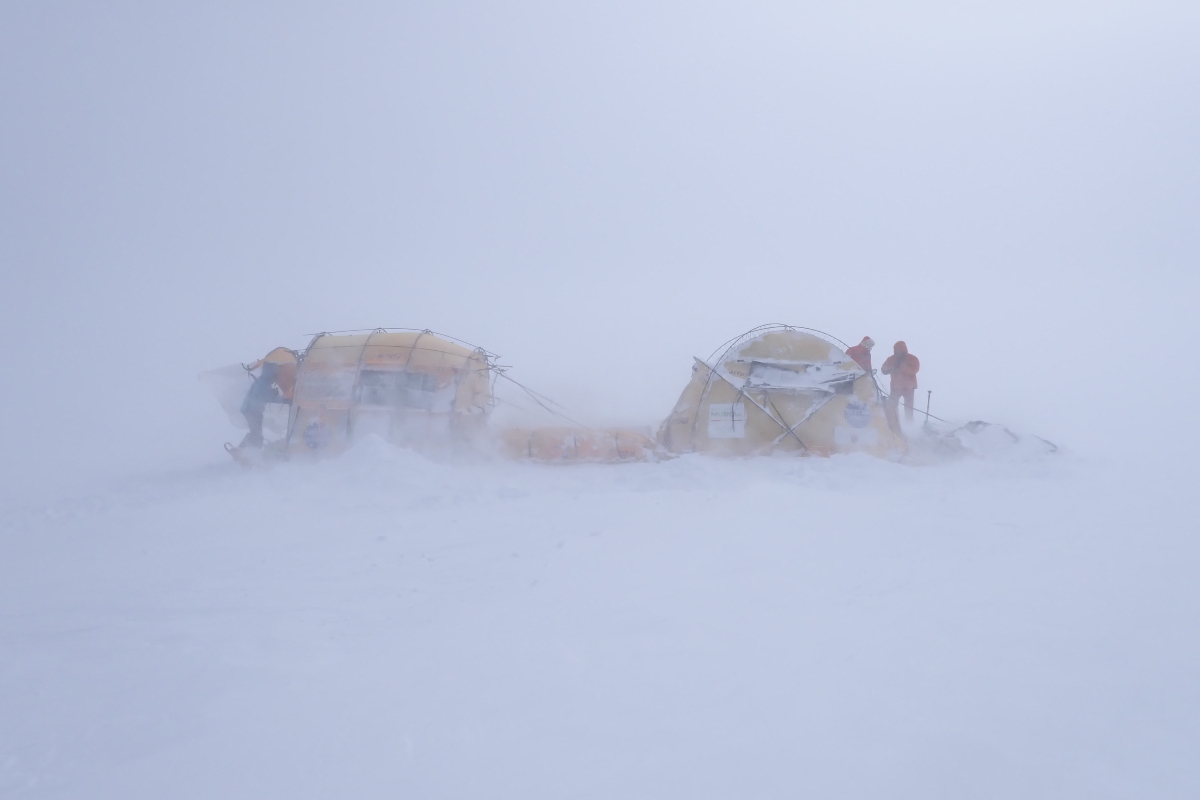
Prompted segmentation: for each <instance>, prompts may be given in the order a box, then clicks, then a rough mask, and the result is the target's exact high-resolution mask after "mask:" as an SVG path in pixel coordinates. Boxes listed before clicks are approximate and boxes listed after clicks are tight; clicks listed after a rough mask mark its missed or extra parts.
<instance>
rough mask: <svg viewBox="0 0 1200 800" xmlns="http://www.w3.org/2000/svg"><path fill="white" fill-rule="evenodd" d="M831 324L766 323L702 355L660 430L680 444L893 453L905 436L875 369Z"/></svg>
mask: <svg viewBox="0 0 1200 800" xmlns="http://www.w3.org/2000/svg"><path fill="white" fill-rule="evenodd" d="M846 347H847V345H846V344H845V342H842V341H841V340H840V339H837V338H836V337H834V336H831V335H829V334H827V333H824V332H823V331H818V330H815V329H813V328H803V327H799V326H792V325H782V324H771V325H761V326H759V327H757V328H754V329H752V330H749V331H747V332H745V333H743V334H741V335H740V336H736V337H734V338H733V339H730V340H728V341H727V342H725V343H724V344H722V345H721V346H720V347H718V348H717V349H716V350H715V351H713V354H712V355H711V356H709V359H708V360H707V361H702V360H701V359H699V358H697V359H696V360H695V361H696V363H695V365H694V367H693V375H692V380H691V381H690V382H689V383H688V385H687V387H685V389H684V391H683V393H682V395H681V396H680V398H679V401H678V402H677V403H676V406H675V409H674V410H673V411H672V412H671V415H670V416H668V417H667V419H666V420H665V421H664V422H663V424H662V426H661V427H660V428H659V432H658V442H659V445H660V446H662V447H664V448H665V449H667V450H670V451H672V452H693V451H702V452H714V453H719V454H725V455H756V454H762V453H768V452H774V451H776V450H785V451H799V452H800V453H801V454H805V455H830V454H832V453H835V452H855V451H859V452H863V451H865V452H870V453H872V454H874V455H887V454H889V453H891V452H894V451H898V450H902V449H903V442H902V441H901V440H899V439H898V438H897V437H895V436H894V434H892V433H891V432H890V431H889V430H888V428H887V424H886V419H885V417H884V414H883V408H882V405H881V402H880V393H879V387H878V385H877V384H876V383H875V379H874V376H873V375H872V374H870V373H868V372H866V371H864V370H863V369H862V368H861V367H860V366H859V365H858V364H856V363H855V362H854V361H853V359H851V358H850V357H849V356H847V355H846V352H845V350H846Z"/></svg>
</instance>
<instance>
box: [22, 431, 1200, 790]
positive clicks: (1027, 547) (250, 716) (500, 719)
mask: <svg viewBox="0 0 1200 800" xmlns="http://www.w3.org/2000/svg"><path fill="white" fill-rule="evenodd" d="M1190 483H1191V482H1190V480H1185V479H1184V478H1182V477H1178V475H1176V477H1172V474H1171V470H1169V469H1166V468H1158V467H1155V466H1154V465H1153V464H1152V463H1150V462H1141V461H1138V462H1121V461H1118V460H1115V459H1110V460H1097V459H1092V458H1085V457H1081V456H1077V455H1071V454H1059V455H1056V456H1050V457H1045V456H1040V455H1038V456H1034V455H1028V456H1022V457H1013V458H990V459H986V460H965V461H959V462H954V463H949V464H943V465H939V466H925V467H913V466H905V465H898V464H891V463H886V462H881V461H876V460H873V459H870V458H867V457H835V458H832V459H792V458H779V459H773V458H772V459H755V460H749V461H720V460H714V459H708V458H704V457H699V456H696V457H684V458H680V459H676V460H673V461H668V462H663V463H646V464H630V465H577V466H570V467H550V466H542V465H536V464H495V463H477V464H467V465H448V464H440V463H434V462H431V461H428V460H426V459H424V458H422V457H420V456H418V455H416V454H413V453H409V452H405V451H400V450H396V449H393V448H391V447H389V446H387V445H384V444H382V443H381V442H374V443H367V444H364V445H362V446H360V447H359V448H358V449H356V450H355V451H353V452H352V453H350V454H348V455H347V456H346V457H344V458H342V459H339V460H336V461H330V462H325V463H320V464H285V465H281V466H279V467H278V468H275V469H271V470H264V471H256V472H247V471H244V470H242V469H240V468H238V467H236V466H235V465H233V464H231V463H230V464H226V463H223V462H214V463H213V464H212V465H211V466H209V467H206V468H203V469H197V470H193V471H190V472H179V473H176V474H173V475H170V476H165V477H163V476H160V477H157V478H152V479H150V478H148V479H144V480H140V481H137V482H131V483H129V484H128V485H126V486H125V487H124V488H122V489H120V490H119V491H108V492H105V493H102V494H98V495H96V496H93V497H90V498H87V497H84V498H80V499H77V500H74V501H71V502H60V503H58V504H55V505H53V506H49V507H43V508H37V509H33V508H26V509H22V510H10V511H8V512H6V514H5V516H4V518H3V533H2V536H0V570H2V573H0V597H2V599H3V609H4V613H3V616H2V617H0V650H2V652H3V653H4V658H3V662H2V669H3V673H2V680H0V795H3V796H11V797H20V798H84V797H86V798H168V797H169V798H331V797H346V798H351V797H352V798H376V797H378V798H384V797H387V798H395V797H410V798H490V797H495V798H623V799H628V798H689V799H690V798H776V797H778V798H785V797H786V798H794V797H838V798H883V797H887V798H910V797H911V798H943V797H944V798H993V797H994V798H1012V797H1022V798H1041V797H1045V798H1063V797H1087V798H1110V797H1111V798H1118V797H1120V798H1126V797H1128V798H1133V797H1139V798H1146V797H1154V798H1176V797H1178V798H1183V797H1196V796H1200V764H1198V762H1197V760H1196V758H1195V754H1196V752H1197V749H1198V748H1197V745H1198V744H1200V681H1197V675H1200V632H1198V630H1197V625H1196V620H1197V614H1198V612H1200V585H1198V582H1197V575H1198V574H1200V571H1198V570H1197V566H1198V565H1200V545H1198V544H1197V538H1196V525H1195V520H1196V519H1197V515H1196V500H1195V497H1194V495H1193V494H1192V487H1191V485H1190Z"/></svg>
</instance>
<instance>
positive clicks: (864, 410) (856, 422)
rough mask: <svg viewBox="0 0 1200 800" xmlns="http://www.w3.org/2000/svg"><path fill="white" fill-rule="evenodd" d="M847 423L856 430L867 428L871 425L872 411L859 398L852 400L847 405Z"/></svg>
mask: <svg viewBox="0 0 1200 800" xmlns="http://www.w3.org/2000/svg"><path fill="white" fill-rule="evenodd" d="M846 422H849V423H850V425H851V426H852V427H855V428H865V427H867V426H868V425H870V424H871V409H870V408H869V407H868V406H867V404H866V403H864V402H863V401H862V400H859V399H858V398H857V397H852V398H850V402H848V403H846Z"/></svg>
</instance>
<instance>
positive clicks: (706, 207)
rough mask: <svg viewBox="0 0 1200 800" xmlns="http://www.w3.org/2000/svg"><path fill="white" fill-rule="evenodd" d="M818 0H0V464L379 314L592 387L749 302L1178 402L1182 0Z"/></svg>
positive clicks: (639, 387)
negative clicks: (197, 3)
mask: <svg viewBox="0 0 1200 800" xmlns="http://www.w3.org/2000/svg"><path fill="white" fill-rule="evenodd" d="M820 5H821V4H813V6H812V7H809V8H804V7H798V6H796V5H795V4H783V3H781V4H756V5H753V6H751V7H740V8H739V7H733V6H720V5H714V4H704V5H699V6H698V5H695V4H674V5H672V4H646V3H627V4H609V5H607V6H606V7H605V8H604V9H598V8H590V7H587V6H583V5H574V4H571V5H564V4H537V3H509V4H505V5H504V6H503V7H502V8H498V7H495V6H487V5H464V4H453V5H448V4H437V5H419V4H409V5H405V6H396V5H394V4H383V3H380V4H374V5H370V4H352V5H339V6H338V7H336V8H334V7H331V6H330V7H322V6H318V5H310V4H306V5H302V6H297V5H296V4H278V5H269V4H260V5H256V6H254V7H253V8H247V7H245V5H244V4H213V5H208V6H206V7H205V8H193V9H173V10H169V11H168V10H166V9H163V8H162V7H157V6H154V5H150V4H146V5H140V4H132V3H114V4H105V6H104V7H103V8H101V7H96V6H90V5H87V4H37V5H28V4H10V5H8V6H6V7H5V8H4V10H3V11H2V12H0V13H2V14H3V17H2V18H0V36H2V37H3V41H2V42H0V59H2V69H0V74H2V75H3V77H2V78H0V92H2V93H3V94H2V99H3V104H4V108H5V113H4V114H3V119H2V121H0V151H2V152H3V157H2V158H0V164H2V165H3V166H2V169H3V172H2V174H0V180H2V181H3V183H2V187H3V191H2V197H0V203H2V204H3V206H2V209H3V213H2V215H0V226H2V227H0V258H2V264H3V271H4V289H5V291H4V293H3V304H4V308H3V315H4V319H5V320H6V329H7V331H8V341H9V343H10V346H9V348H8V350H9V353H10V360H9V364H8V368H7V374H8V375H9V378H8V379H7V380H6V381H5V388H4V397H3V402H4V418H5V419H7V420H9V424H8V425H6V426H4V427H3V430H2V432H0V436H3V447H4V450H5V452H6V453H7V454H8V458H6V459H5V461H6V463H7V464H8V467H9V469H8V470H7V471H8V472H11V474H9V475H7V476H6V477H7V482H8V483H9V485H10V486H12V485H14V483H15V482H21V483H22V484H23V485H25V486H26V488H28V486H31V485H34V484H37V485H45V484H46V483H47V482H52V481H61V480H63V478H64V477H65V474H66V473H77V472H78V471H92V472H97V471H104V472H105V473H109V474H111V472H112V470H113V469H117V470H129V469H134V468H139V467H144V466H146V465H157V464H160V463H166V462H167V461H170V462H171V463H194V462H195V461H196V460H197V459H204V458H206V457H208V454H209V453H212V452H216V447H218V446H219V443H220V441H221V440H223V438H229V435H230V434H229V432H228V431H227V430H226V429H225V428H224V427H222V426H225V425H226V423H225V422H224V419H223V417H222V416H221V415H220V412H219V410H217V409H216V408H215V407H214V406H213V404H212V403H211V400H210V398H208V397H207V396H205V394H204V392H203V391H202V390H201V388H200V387H199V386H198V384H197V382H196V380H195V376H196V373H197V372H198V371H200V370H202V369H205V368H209V367H213V366H217V365H220V364H227V363H231V362H234V361H249V360H251V359H253V358H256V357H258V356H260V355H261V354H262V353H264V352H266V350H267V349H269V348H270V347H273V346H275V345H277V344H286V345H288V346H292V347H300V346H303V345H304V344H305V343H306V342H307V339H308V337H307V334H310V333H313V332H315V331H321V330H338V329H345V328H361V327H375V326H380V325H385V326H402V327H418V328H425V327H428V328H432V329H434V330H437V331H443V332H446V333H449V334H451V335H454V336H457V337H459V338H462V339H465V340H467V341H471V342H473V343H476V344H479V345H482V346H484V347H487V348H488V349H490V350H492V351H494V352H498V353H500V354H502V355H503V357H504V358H503V360H504V362H505V363H508V364H511V365H513V366H514V368H515V371H514V373H513V374H514V375H519V376H522V377H523V379H524V380H525V382H527V383H529V384H531V385H533V386H535V387H537V388H539V389H540V390H541V391H543V392H545V393H547V394H550V395H551V396H552V397H554V398H555V399H558V400H559V401H560V402H562V403H563V404H564V405H567V406H568V407H570V408H572V409H574V410H576V411H577V414H578V415H581V416H583V417H586V418H587V419H588V420H589V421H593V420H594V421H596V422H603V421H620V422H645V423H656V422H657V421H658V420H659V419H661V418H662V417H663V416H664V415H665V414H666V412H667V411H668V410H669V409H670V407H671V405H672V403H673V402H674V400H675V398H676V396H677V393H678V391H679V390H680V389H681V388H682V386H683V384H684V383H685V382H686V378H687V375H688V371H689V370H690V365H691V356H692V355H701V356H704V355H707V354H708V353H709V352H710V351H711V350H712V348H713V347H715V346H716V345H717V344H719V343H720V342H722V341H724V340H726V339H727V338H729V337H730V336H733V335H736V334H737V333H739V332H741V331H742V330H746V329H748V328H750V327H753V326H754V325H757V324H760V323H763V322H786V323H790V324H796V325H806V326H810V327H815V328H819V329H822V330H827V331H829V332H830V333H832V334H834V335H836V336H839V337H840V338H842V339H846V340H855V341H856V340H857V339H858V338H859V337H860V336H862V335H864V334H870V335H871V336H873V337H874V338H875V339H876V340H877V341H879V342H882V343H883V346H884V347H885V348H886V347H887V345H889V344H890V343H891V342H892V341H894V340H896V339H901V338H903V339H905V340H906V341H907V342H908V343H909V344H910V346H911V348H912V350H913V352H915V353H917V354H918V355H919V356H921V358H922V363H923V365H924V370H923V372H922V378H923V381H922V388H923V389H932V390H933V392H934V399H933V402H934V405H935V413H937V410H941V411H943V412H945V413H946V414H947V415H949V416H953V417H956V418H958V417H962V418H983V419H997V420H1000V421H1005V422H1008V423H1009V424H1011V425H1016V426H1022V427H1024V428H1025V429H1029V430H1036V431H1038V432H1041V433H1042V434H1043V435H1045V436H1048V437H1051V438H1057V439H1062V440H1065V441H1066V442H1068V443H1069V444H1071V445H1072V446H1074V447H1076V448H1085V449H1086V448H1088V447H1091V446H1097V445H1101V446H1103V447H1110V446H1117V447H1122V448H1124V447H1142V446H1144V445H1145V443H1146V441H1147V439H1148V438H1153V437H1151V436H1150V431H1151V430H1154V431H1155V435H1157V434H1158V433H1160V432H1162V431H1166V432H1168V433H1169V434H1170V435H1173V436H1184V435H1188V436H1190V435H1191V434H1184V433H1182V432H1181V431H1180V429H1181V428H1182V427H1186V426H1181V425H1180V423H1179V414H1180V411H1179V409H1178V402H1179V401H1178V398H1179V397H1181V396H1184V395H1186V393H1187V392H1188V391H1189V390H1190V389H1191V388H1193V387H1194V385H1195V384H1194V379H1193V378H1192V377H1191V375H1192V374H1193V372H1192V370H1190V369H1186V368H1183V366H1182V364H1181V362H1180V360H1179V359H1180V353H1181V348H1183V347H1186V346H1187V342H1188V341H1189V339H1191V338H1192V335H1193V334H1194V332H1195V330H1196V326H1195V323H1194V322H1192V321H1191V318H1190V315H1189V313H1188V309H1189V307H1190V304H1191V302H1192V301H1193V299H1194V297H1195V294H1196V292H1195V290H1196V280H1197V279H1196V276H1195V275H1196V273H1195V270H1194V265H1195V263H1196V256H1197V253H1198V252H1200V242H1198V234H1197V228H1196V225H1195V219H1196V213H1197V211H1198V193H1197V187H1198V186H1200V174H1198V169H1197V161H1198V157H1197V152H1198V151H1197V148H1196V147H1195V144H1196V141H1197V133H1198V131H1200V106H1198V104H1197V102H1196V94H1195V86H1196V82H1197V78H1198V77H1200V58H1198V57H1197V56H1196V54H1195V48H1194V47H1193V46H1192V45H1193V44H1194V41H1195V39H1196V35H1197V33H1198V32H1200V25H1198V22H1200V13H1198V12H1197V10H1196V7H1195V6H1194V5H1193V4H1186V3H1176V4H1164V3H1160V4H1147V3H1137V4H1134V3H1106V4H1096V3H1057V4H1041V3H1036V4H1035V3H1030V4H1013V3H1003V4H1001V3H995V4H989V5H979V6H977V7H974V8H972V9H969V10H968V9H963V8H958V7H955V6H952V5H951V4H940V3H920V4H906V5H904V6H895V5H894V4H885V3H875V4H872V3H855V4H844V5H842V6H840V7H839V9H836V10H831V9H824V8H821V7H819V6H820ZM1133 373H1136V374H1137V376H1138V377H1136V378H1135V377H1132V374H1133ZM1127 374H1129V375H1131V377H1130V378H1129V379H1128V380H1126V379H1125V378H1124V377H1123V376H1125V375H1127ZM1119 376H1121V377H1119ZM1149 376H1153V377H1152V378H1151V377H1149ZM1145 381H1149V384H1150V385H1153V386H1154V387H1155V388H1150V386H1149V385H1147V384H1146V383H1145ZM1163 385H1166V386H1171V387H1173V388H1171V389H1169V390H1168V391H1166V392H1164V391H1162V390H1161V389H1158V388H1157V387H1158V386H1163ZM1131 405H1132V406H1136V407H1138V408H1139V409H1140V411H1139V412H1138V413H1137V415H1136V420H1137V421H1136V423H1135V422H1134V420H1132V419H1130V418H1129V412H1128V409H1129V408H1130V406H1131ZM1164 415H1165V417H1166V419H1163V418H1162V417H1163V416H1164ZM1160 425H1161V426H1163V427H1162V429H1161V431H1160V428H1159V426H1160ZM1114 437H1116V438H1115V439H1114Z"/></svg>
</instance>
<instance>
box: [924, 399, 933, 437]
mask: <svg viewBox="0 0 1200 800" xmlns="http://www.w3.org/2000/svg"><path fill="white" fill-rule="evenodd" d="M932 398H933V389H930V390H928V391H927V392H925V427H926V428H928V427H929V401H930V400H931V399H932Z"/></svg>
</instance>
